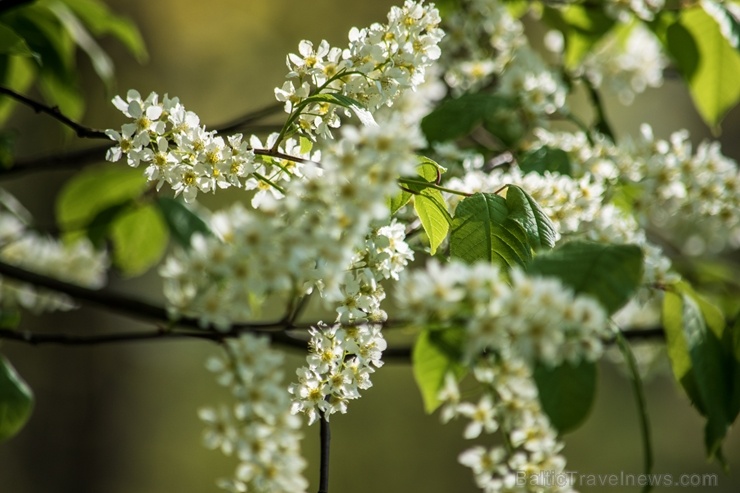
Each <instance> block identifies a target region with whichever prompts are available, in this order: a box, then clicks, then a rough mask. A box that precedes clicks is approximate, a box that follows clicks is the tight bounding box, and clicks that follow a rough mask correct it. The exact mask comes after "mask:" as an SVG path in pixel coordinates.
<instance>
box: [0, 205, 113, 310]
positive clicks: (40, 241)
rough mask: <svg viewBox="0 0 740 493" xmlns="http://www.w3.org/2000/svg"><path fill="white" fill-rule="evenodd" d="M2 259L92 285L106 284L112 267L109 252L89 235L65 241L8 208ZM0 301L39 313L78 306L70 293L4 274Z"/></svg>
mask: <svg viewBox="0 0 740 493" xmlns="http://www.w3.org/2000/svg"><path fill="white" fill-rule="evenodd" d="M0 260H2V261H3V262H6V263H8V264H12V265H16V266H18V267H21V268H23V269H26V270H29V271H32V272H36V273H39V274H43V275H46V276H49V277H53V278H55V279H59V280H62V281H65V282H69V283H72V284H77V285H80V286H84V287H88V288H100V287H102V286H103V284H104V283H105V279H106V270H107V268H108V257H107V255H106V254H105V253H104V252H98V251H96V250H95V248H94V247H93V245H92V243H90V242H89V241H88V240H87V239H80V240H78V241H75V242H73V243H65V242H61V241H57V240H55V239H52V238H49V237H45V236H42V235H40V234H38V233H36V232H34V231H32V230H30V229H27V228H26V226H25V224H23V223H22V222H21V221H20V220H19V219H18V218H16V216H15V215H13V214H10V213H7V212H0ZM0 305H2V307H3V308H16V307H20V308H24V309H27V310H30V311H32V312H35V313H40V312H45V311H53V310H69V309H72V308H74V306H75V305H74V303H73V301H72V300H71V299H70V298H69V297H67V296H66V295H63V294H60V293H54V292H52V291H48V290H45V289H42V288H37V287H35V286H32V285H30V284H26V283H21V282H17V281H14V280H10V279H5V278H2V277H0Z"/></svg>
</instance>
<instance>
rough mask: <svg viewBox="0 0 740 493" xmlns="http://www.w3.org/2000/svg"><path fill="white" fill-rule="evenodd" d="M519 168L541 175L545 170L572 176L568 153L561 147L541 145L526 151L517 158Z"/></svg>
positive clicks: (525, 171)
mask: <svg viewBox="0 0 740 493" xmlns="http://www.w3.org/2000/svg"><path fill="white" fill-rule="evenodd" d="M519 168H520V169H521V170H522V171H523V172H524V173H531V172H533V171H534V172H536V173H539V174H541V175H544V174H545V171H550V172H553V173H559V174H561V175H567V176H573V175H572V171H571V165H570V157H568V153H567V152H565V151H564V150H562V149H556V148H554V147H550V146H542V147H540V148H538V149H534V150H532V151H528V152H526V153H525V154H524V155H523V156H522V157H521V159H520V160H519Z"/></svg>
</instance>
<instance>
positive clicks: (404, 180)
mask: <svg viewBox="0 0 740 493" xmlns="http://www.w3.org/2000/svg"><path fill="white" fill-rule="evenodd" d="M398 182H399V183H404V184H406V185H421V186H423V187H425V188H433V189H435V190H439V191H441V192H447V193H451V194H454V195H462V196H463V197H470V196H471V195H473V194H472V193H467V192H461V191H460V190H453V189H451V188H446V187H442V186H439V185H437V184H435V183H431V182H428V181H423V180H414V179H412V178H399V179H398ZM406 190H407V191H409V192H411V193H413V194H414V195H418V194H419V192H415V191H413V190H409V189H406Z"/></svg>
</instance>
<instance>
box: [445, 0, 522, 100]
mask: <svg viewBox="0 0 740 493" xmlns="http://www.w3.org/2000/svg"><path fill="white" fill-rule="evenodd" d="M460 3H461V4H462V5H461V6H460V8H458V9H455V10H454V11H453V12H451V13H450V15H448V16H446V17H445V18H444V29H445V33H447V35H446V36H445V39H444V40H443V41H442V43H441V46H442V51H443V53H445V56H444V58H443V59H442V60H441V63H442V64H443V66H444V69H445V74H444V79H445V81H446V82H447V83H448V84H449V86H450V87H451V88H452V89H453V91H454V92H455V93H462V92H465V91H467V90H471V89H477V88H480V87H482V86H484V85H486V84H487V83H489V82H490V81H491V80H492V79H493V78H494V77H495V76H497V75H500V74H501V72H502V71H503V70H504V68H505V67H506V66H507V65H508V64H509V62H511V60H512V58H513V57H514V53H515V52H516V50H517V49H518V48H519V47H521V46H523V45H525V44H526V43H527V40H526V37H525V36H524V26H523V25H522V23H521V22H520V21H519V20H517V19H515V18H513V17H512V16H511V14H509V12H508V10H507V9H506V5H505V4H504V3H503V2H501V1H499V0H464V1H463V2H460Z"/></svg>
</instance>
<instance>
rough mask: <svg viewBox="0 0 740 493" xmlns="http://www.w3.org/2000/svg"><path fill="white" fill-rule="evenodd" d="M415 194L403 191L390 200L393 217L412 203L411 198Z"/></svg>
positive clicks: (389, 205)
mask: <svg viewBox="0 0 740 493" xmlns="http://www.w3.org/2000/svg"><path fill="white" fill-rule="evenodd" d="M412 196H413V194H412V193H411V192H407V191H406V190H401V191H399V192H398V193H396V194H395V195H393V196H391V197H390V198H389V199H388V208H389V209H390V211H391V215H394V214H395V213H396V212H398V211H400V210H401V209H402V208H403V207H404V206H405V205H406V204H408V203H409V201H411V197H412Z"/></svg>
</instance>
